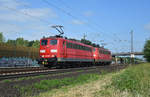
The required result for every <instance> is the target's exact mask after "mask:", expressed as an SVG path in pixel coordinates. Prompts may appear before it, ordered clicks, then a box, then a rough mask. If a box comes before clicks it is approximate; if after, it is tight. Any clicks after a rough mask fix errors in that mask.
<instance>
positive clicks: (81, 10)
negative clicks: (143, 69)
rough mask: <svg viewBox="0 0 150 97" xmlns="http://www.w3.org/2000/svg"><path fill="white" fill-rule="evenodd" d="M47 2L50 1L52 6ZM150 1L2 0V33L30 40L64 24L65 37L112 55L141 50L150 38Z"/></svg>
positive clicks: (0, 2)
mask: <svg viewBox="0 0 150 97" xmlns="http://www.w3.org/2000/svg"><path fill="white" fill-rule="evenodd" d="M45 1H48V2H49V4H48V3H47V2H45ZM149 4H150V0H0V21H1V22H0V32H3V33H4V35H5V37H6V39H15V38H16V37H24V38H25V39H28V40H35V39H38V40H39V39H40V38H41V37H42V36H50V35H55V34H57V32H56V31H55V30H54V29H52V28H51V27H50V26H51V25H56V24H57V25H63V26H64V31H65V36H67V37H71V38H76V39H81V38H82V37H83V35H84V33H86V34H87V37H86V38H87V39H89V40H91V41H93V42H95V43H99V44H106V45H105V47H106V48H108V49H110V50H111V51H112V52H123V51H124V52H128V51H130V31H131V30H133V31H134V51H142V49H143V46H144V43H145V40H146V39H149V37H150V12H149V10H150V6H149Z"/></svg>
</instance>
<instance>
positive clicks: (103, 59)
mask: <svg viewBox="0 0 150 97" xmlns="http://www.w3.org/2000/svg"><path fill="white" fill-rule="evenodd" d="M93 56H94V62H95V64H98V65H101V64H104V65H109V64H110V63H111V60H112V56H111V52H110V51H109V50H107V49H104V48H94V54H93Z"/></svg>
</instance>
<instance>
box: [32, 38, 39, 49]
mask: <svg viewBox="0 0 150 97" xmlns="http://www.w3.org/2000/svg"><path fill="white" fill-rule="evenodd" d="M32 47H34V48H39V47H40V41H39V40H36V41H34V43H33V45H32Z"/></svg>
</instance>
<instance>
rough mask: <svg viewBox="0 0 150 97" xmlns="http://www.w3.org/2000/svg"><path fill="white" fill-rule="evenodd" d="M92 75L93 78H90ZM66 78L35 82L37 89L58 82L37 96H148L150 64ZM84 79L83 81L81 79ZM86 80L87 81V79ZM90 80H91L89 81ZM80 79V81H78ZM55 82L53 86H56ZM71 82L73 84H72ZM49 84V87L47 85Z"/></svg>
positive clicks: (149, 92) (149, 89)
mask: <svg viewBox="0 0 150 97" xmlns="http://www.w3.org/2000/svg"><path fill="white" fill-rule="evenodd" d="M92 76H93V78H94V79H93V80H92V79H91V78H92ZM82 77H83V79H81V80H76V79H74V80H72V81H69V83H68V79H66V80H62V81H60V82H59V81H52V82H51V81H42V82H40V83H39V84H36V85H35V87H36V88H38V89H43V86H44V88H45V87H47V88H46V89H47V90H48V89H50V87H51V84H50V83H57V84H59V85H58V87H59V86H60V87H59V88H55V89H52V90H50V91H47V92H43V93H41V94H40V95H39V97H149V96H150V64H149V63H145V64H139V65H136V66H130V67H128V68H127V69H124V70H121V71H120V72H117V73H108V74H103V75H95V74H91V75H90V76H89V77H88V76H87V77H88V78H89V79H87V78H85V79H84V77H85V76H82ZM83 80H85V82H84V81H83ZM87 80H88V81H87ZM90 80H92V81H90ZM80 81H81V82H80ZM66 82H67V83H66ZM78 82H79V84H78ZM64 83H65V84H64ZM57 84H55V86H57ZM72 84H73V85H72ZM49 86H50V87H49Z"/></svg>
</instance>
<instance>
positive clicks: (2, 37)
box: [0, 32, 5, 42]
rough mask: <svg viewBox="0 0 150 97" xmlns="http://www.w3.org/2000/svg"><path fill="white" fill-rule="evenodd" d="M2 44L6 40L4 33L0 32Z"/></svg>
mask: <svg viewBox="0 0 150 97" xmlns="http://www.w3.org/2000/svg"><path fill="white" fill-rule="evenodd" d="M0 42H5V38H4V36H3V33H2V32H0Z"/></svg>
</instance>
